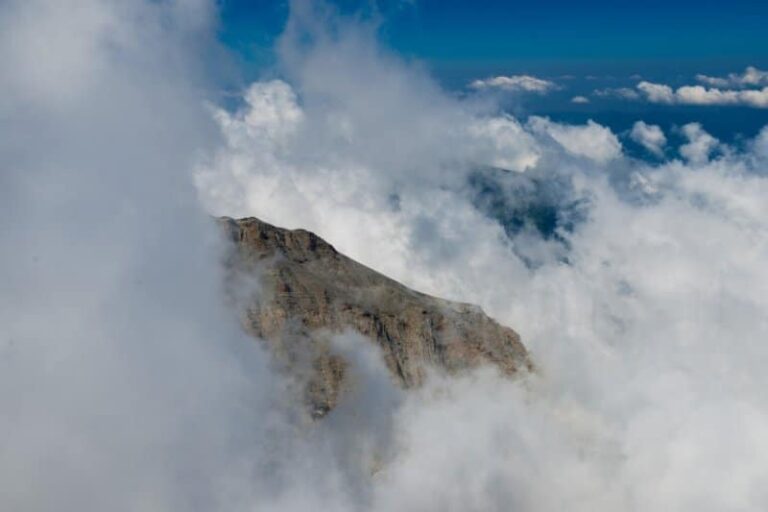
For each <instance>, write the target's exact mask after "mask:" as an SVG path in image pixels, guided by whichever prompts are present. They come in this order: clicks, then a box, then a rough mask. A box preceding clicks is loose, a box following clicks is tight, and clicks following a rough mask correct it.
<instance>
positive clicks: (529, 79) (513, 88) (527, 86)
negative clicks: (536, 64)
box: [469, 75, 557, 94]
mask: <svg viewBox="0 0 768 512" xmlns="http://www.w3.org/2000/svg"><path fill="white" fill-rule="evenodd" d="M469 86H470V87H471V88H472V89H478V90H484V89H499V90H502V91H509V92H521V91H523V92H536V93H539V94H544V93H547V92H551V91H553V90H555V89H557V84H555V83H554V82H551V81H549V80H544V79H542V78H536V77H535V76H530V75H512V76H496V77H492V78H486V79H484V80H475V81H474V82H472V83H470V84H469Z"/></svg>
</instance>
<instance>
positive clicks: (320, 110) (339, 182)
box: [0, 0, 768, 512]
mask: <svg viewBox="0 0 768 512" xmlns="http://www.w3.org/2000/svg"><path fill="white" fill-rule="evenodd" d="M54 4H57V2H53V1H50V2H43V1H42V0H35V2H34V3H33V2H14V3H13V4H9V3H6V4H4V5H3V7H2V9H9V7H7V6H8V5H12V9H10V10H5V11H4V12H3V15H4V20H5V21H6V24H5V27H4V28H6V29H8V30H20V31H22V32H24V33H29V34H39V33H43V32H44V31H45V30H46V29H47V27H50V26H52V25H55V24H56V23H65V24H67V27H69V28H75V27H78V28H88V30H85V31H84V32H79V33H78V34H79V35H78V37H83V38H84V39H83V41H82V42H80V43H78V45H77V48H76V49H75V50H72V51H73V54H72V56H70V57H68V58H69V59H70V63H71V65H72V66H73V69H77V70H81V71H83V73H84V74H83V76H81V77H77V78H76V79H75V78H72V81H71V82H68V83H67V84H66V94H60V91H56V90H54V89H55V88H54V87H52V86H51V84H50V83H48V82H47V81H48V79H50V78H51V77H53V76H55V70H56V69H57V68H56V65H55V64H50V66H52V67H50V68H49V67H47V66H48V65H43V64H42V63H40V65H41V66H42V68H34V69H31V68H30V69H27V68H24V67H18V66H17V65H16V64H13V65H11V66H10V68H9V69H4V71H6V72H4V73H2V74H0V76H2V77H3V78H2V80H3V84H4V87H6V90H7V91H9V92H8V94H7V95H6V96H4V98H3V100H4V101H3V102H2V103H0V113H2V115H1V116H0V129H1V130H2V132H1V135H2V137H0V149H2V151H0V165H1V166H2V170H3V172H2V174H0V176H2V180H3V181H2V184H3V186H2V187H0V198H1V199H2V201H0V209H1V210H2V217H3V219H4V220H5V224H4V228H5V229H3V230H0V249H2V250H0V281H1V282H2V283H3V286H2V287H0V305H2V307H0V320H1V321H2V325H3V330H2V331H1V332H0V369H1V370H2V371H0V407H2V413H3V414H2V415H1V416H0V418H1V419H0V451H1V452H2V454H3V456H2V458H0V476H2V479H3V482H4V487H3V490H2V491H0V505H1V508H3V509H7V510H42V511H46V510H91V509H104V510H117V511H122V510H126V511H128V510H149V511H155V510H163V511H177V510H183V511H189V510H192V511H206V512H209V511H221V512H224V511H226V512H238V511H253V510H281V511H301V510H308V509H318V508H322V509H328V510H338V511H342V512H344V511H352V510H355V511H359V510H364V511H373V512H377V511H385V510H396V509H402V510H424V511H430V510H478V511H480V510H508V509H510V508H512V509H515V510H520V511H523V512H528V511H530V512H542V511H544V512H547V511H560V510H566V509H567V510H572V511H574V512H581V511H590V512H595V511H597V512H602V511H615V510H628V511H633V512H646V511H656V510H664V509H673V510H678V511H681V512H688V511H700V510H702V509H711V510H764V509H765V508H766V505H768V493H767V492H766V490H765V485H764V483H765V480H766V474H767V473H768V458H767V457H766V453H768V446H767V445H766V443H767V441H766V437H765V432H766V430H768V396H767V395H766V392H765V390H766V389H768V380H767V377H766V374H765V371H764V364H763V362H764V361H765V360H766V359H767V358H768V346H766V344H765V342H764V340H765V339H767V338H768V322H766V318H765V311H766V309H767V308H768V270H767V269H768V261H766V258H767V257H766V254H768V246H766V243H767V242H766V240H768V236H766V233H768V224H767V221H766V219H768V204H767V203H766V201H765V197H766V195H768V178H766V174H765V169H766V166H768V149H766V148H768V143H766V141H767V140H768V135H766V133H768V132H766V131H765V130H763V132H761V134H760V135H759V136H758V137H756V138H755V139H754V140H752V141H749V142H748V143H745V144H744V145H743V147H742V148H741V149H739V148H730V149H728V150H725V148H724V147H723V145H722V144H721V143H719V142H717V141H716V140H714V139H713V138H712V137H711V136H709V135H708V134H706V132H705V130H704V128H703V127H701V126H697V125H687V126H686V127H684V128H683V134H684V135H685V136H686V137H687V139H688V141H689V142H688V144H687V145H684V146H683V148H680V152H681V153H682V154H683V156H684V157H685V160H681V159H673V160H669V161H661V162H656V163H654V164H653V165H650V164H647V163H643V162H641V161H637V160H635V159H631V158H626V157H624V155H623V154H622V151H621V144H620V143H619V142H618V139H617V138H616V135H615V134H613V133H612V132H611V131H610V130H609V129H608V128H606V127H603V126H600V125H598V124H596V123H594V122H589V123H587V124H585V125H576V126H572V125H566V124H562V123H556V122H554V121H552V120H548V119H545V118H540V117H538V118H537V117H534V118H532V119H531V120H530V121H528V122H524V123H521V122H519V121H518V120H517V119H515V118H514V117H511V116H506V115H497V114H495V113H494V112H495V110H491V111H490V112H489V110H487V109H482V108H480V107H478V106H477V105H476V104H474V103H473V102H472V101H463V100H460V99H456V98H455V97H453V96H451V95H449V94H446V93H444V92H443V91H441V89H440V88H439V87H438V86H437V85H436V84H435V83H434V82H433V81H432V80H431V79H430V78H429V76H427V75H425V74H424V72H423V71H422V70H421V69H420V68H419V67H417V66H411V65H409V64H408V63H406V62H403V61H401V60H399V59H398V58H397V57H396V56H393V55H391V54H389V53H388V52H386V51H385V50H382V49H381V48H380V47H379V46H378V45H377V44H376V40H375V35H374V34H375V31H374V28H372V27H368V26H366V25H365V24H364V23H363V24H360V23H359V21H358V20H345V19H337V18H334V17H333V16H330V18H329V15H328V14H327V13H322V14H323V15H322V16H318V15H317V14H318V13H317V12H316V11H313V10H312V9H311V8H310V7H311V4H309V3H305V2H298V3H296V4H294V5H293V11H292V14H291V19H290V21H289V26H288V30H287V32H286V34H285V36H284V37H283V40H282V42H281V50H280V53H279V55H278V61H279V62H278V70H279V74H280V75H281V79H279V80H269V81H259V82H256V83H254V84H252V85H251V86H250V87H248V88H247V90H245V91H244V93H243V104H242V105H241V106H240V107H238V108H237V109H235V110H226V109H223V108H220V109H215V110H214V119H213V122H214V124H211V120H210V119H209V117H208V113H207V111H206V110H205V108H203V107H202V105H203V104H204V100H205V99H207V98H206V95H205V94H204V91H206V90H210V88H211V84H208V83H207V82H206V81H205V80H204V79H202V77H203V76H204V75H203V74H202V73H201V68H202V67H203V63H200V62H199V60H198V59H199V56H200V55H203V54H204V53H205V52H202V51H200V50H201V49H200V48H198V47H190V46H189V44H190V43H191V42H194V43H195V44H201V42H205V41H208V42H210V38H209V36H210V34H211V30H212V29H213V27H215V21H214V20H213V19H212V18H211V11H209V10H208V9H209V8H211V7H212V5H211V4H208V3H205V2H200V3H188V4H184V3H176V2H173V3H162V2H154V1H138V0H135V1H129V2H120V3H119V5H118V4H117V3H111V2H106V1H96V0H92V2H91V4H90V6H91V7H94V8H97V10H98V12H99V13H100V16H99V17H98V20H99V21H97V22H96V21H93V19H91V18H90V14H89V15H85V18H84V19H83V18H79V17H77V16H76V14H77V12H78V11H77V10H74V11H72V10H67V11H60V10H58V8H57V7H56V6H55V5H54ZM51 12H52V13H54V14H55V16H53V17H49V16H48V14H50V13H51ZM62 13H63V15H61V14H62ZM43 14H45V16H44V15H43ZM60 15H61V16H60ZM94 23H95V25H94ZM102 23H105V25H104V26H109V27H111V28H110V29H109V30H102V29H99V28H98V27H100V26H102ZM329 23H330V24H331V25H333V26H332V27H331V28H329V27H328V26H327V24H329ZM25 24H31V25H29V26H28V25H25ZM38 24H39V25H38ZM128 35H130V37H128ZM6 36H7V32H2V33H0V37H6ZM91 36H92V38H90V37H91ZM112 36H114V38H113V37H112ZM9 37H12V36H9ZM30 41H32V42H34V38H32V39H30ZM0 48H2V49H3V50H2V51H4V52H16V51H17V50H18V49H17V48H16V47H14V46H11V47H9V46H7V45H0ZM15 48H16V49H15ZM85 49H87V50H85ZM27 50H29V48H26V49H24V50H23V51H27ZM55 50H56V48H55V47H52V48H48V49H47V50H46V52H53V53H52V55H53V56H55ZM18 51H21V50H18ZM30 51H31V50H30ZM67 51H69V50H67ZM46 52H42V51H41V52H40V53H36V55H39V56H44V55H46ZM94 56H97V58H95V60H94ZM79 58H83V59H85V60H86V61H85V62H78V59H79ZM3 62H6V63H7V62H15V63H18V62H21V59H20V58H19V57H18V56H16V57H15V60H14V59H12V60H11V61H8V60H4V61H3ZM28 65H29V66H31V67H34V66H35V64H34V63H28ZM52 69H53V70H54V71H51V70H52ZM12 72H15V73H18V74H19V75H18V76H14V75H13V73H12ZM37 73H41V74H39V75H38V74H37ZM41 77H42V78H41ZM353 78H354V79H353ZM64 79H65V80H69V78H68V77H65V78H64ZM30 84H36V85H35V87H32V85H30ZM201 92H203V94H201ZM19 105H23V107H24V108H19ZM649 128H650V127H649ZM650 130H651V131H653V130H652V128H650ZM193 161H196V162H197V164H196V171H195V185H196V186H197V193H198V195H199V197H200V199H202V201H203V202H204V204H205V206H206V207H207V209H208V211H209V212H210V213H214V214H220V213H225V214H230V215H258V216H260V217H262V218H264V219H265V220H269V221H272V222H275V223H278V224H280V225H285V226H289V227H305V228H309V229H312V230H314V231H316V232H318V233H319V234H321V235H323V236H324V237H326V238H327V239H328V240H329V241H331V242H332V243H333V244H334V245H335V246H336V247H338V248H339V249H340V250H342V251H344V252H346V253H348V254H350V255H351V256H353V257H355V258H356V259H358V260H360V261H362V262H363V263H365V264H367V265H369V266H371V267H373V268H375V269H377V270H381V271H383V272H385V273H387V274H388V275H390V276H392V277H394V278H396V279H398V280H400V281H402V282H405V283H407V284H409V285H412V286H415V287H416V288H418V289H420V290H423V291H424V292H427V293H432V294H435V295H439V296H443V297H448V298H452V299H457V300H463V301H470V302H473V303H476V304H479V305H481V306H482V307H483V308H484V309H485V310H486V311H487V312H489V313H490V314H491V315H492V316H494V317H495V318H497V319H499V320H500V321H501V322H503V323H505V324H508V325H510V326H512V327H514V328H515V329H517V330H519V331H520V333H521V334H522V336H523V339H524V341H525V343H526V344H527V346H528V347H529V348H530V350H531V353H532V355H533V357H534V359H535V361H536V365H537V372H536V373H535V374H533V375H530V376H528V377H526V378H525V379H521V380H518V381H515V380H508V379H504V378H501V377H500V376H499V375H497V374H495V373H494V372H493V371H491V370H490V369H484V370H481V371H478V372H475V373H470V374H467V375H464V376H463V377H461V378H457V379H449V378H446V377H445V376H442V375H433V376H430V378H429V379H428V380H427V383H426V385H425V387H424V388H423V389H420V390H417V391H415V392H412V393H403V392H402V391H401V390H399V389H396V388H395V387H394V386H392V384H391V383H390V382H389V381H388V379H387V377H386V375H387V374H386V370H385V368H384V367H383V365H382V364H381V360H380V358H379V357H378V356H379V354H377V353H376V351H375V350H374V349H373V348H372V347H371V346H370V345H367V344H366V341H365V340H362V339H361V338H360V337H359V336H357V335H353V334H346V335H341V336H339V337H338V338H337V339H335V340H334V344H333V346H334V348H335V349H336V350H339V351H341V352H343V353H344V354H345V356H346V357H347V359H348V360H349V361H351V362H352V363H353V368H352V369H351V371H352V372H353V373H354V375H355V376H356V380H355V382H356V387H355V388H354V390H352V392H351V394H350V395H347V396H348V401H347V402H345V403H343V404H342V405H341V406H340V408H339V410H338V411H336V412H338V414H336V412H334V413H331V415H329V416H328V417H327V418H326V419H325V420H323V421H321V422H306V423H305V422H302V421H298V420H297V419H296V417H297V414H296V410H295V409H292V406H291V404H292V403H293V402H292V400H291V399H292V398H293V399H295V397H291V396H290V394H287V391H286V390H287V389H288V388H289V386H286V385H285V382H284V381H283V380H282V377H281V376H280V375H279V374H276V373H274V372H273V371H271V370H270V366H269V362H268V359H267V357H266V355H265V354H263V353H262V352H261V350H260V349H259V348H258V347H259V345H258V344H257V343H253V342H252V341H251V340H247V339H245V338H244V337H243V335H242V333H240V331H239V326H238V324H237V319H236V318H234V317H235V316H236V315H235V314H233V313H232V312H231V311H229V310H228V309H227V307H232V305H231V304H230V305H227V304H226V302H225V300H224V294H223V292H222V290H221V288H220V279H221V277H222V276H221V269H220V267H219V265H218V262H219V258H220V257H221V254H220V252H219V251H218V250H217V247H220V245H219V244H220V243H221V240H220V239H218V238H217V236H216V234H215V232H213V231H212V227H211V222H210V219H209V218H208V217H207V215H206V214H205V213H203V212H202V211H201V209H200V206H199V203H198V198H197V197H195V194H194V193H193V191H192V187H191V186H190V175H189V174H190V173H189V169H190V166H191V164H192V162H193ZM498 167H506V168H508V169H511V170H514V171H518V172H508V171H506V170H503V169H499V168H498ZM478 169H481V170H482V171H483V172H485V173H486V175H487V176H490V179H491V180H492V181H488V182H484V183H483V185H484V186H486V188H485V189H484V191H486V192H489V191H490V193H492V194H493V199H494V201H493V202H492V204H491V206H493V207H495V208H496V211H493V209H488V208H485V209H484V208H481V207H479V206H478V204H477V202H476V200H475V199H476V198H475V196H474V195H473V194H472V193H471V192H473V190H472V189H471V187H472V178H473V177H474V176H477V173H478ZM574 204H575V205H577V206H578V208H576V214H575V215H570V216H569V215H566V214H567V213H568V212H566V211H565V210H566V208H565V207H564V206H563V205H574ZM509 209H511V210H514V211H515V212H517V213H518V215H516V216H514V217H513V218H511V219H510V218H509V217H507V216H506V215H505V214H507V213H508V212H509ZM505 222H506V223H512V224H516V226H513V227H514V228H515V229H505V228H509V226H505V224H504V223H505ZM537 222H538V223H541V222H547V223H549V224H551V225H552V227H551V228H550V235H551V236H550V237H549V238H547V237H545V236H542V235H541V234H540V231H536V230H534V229H531V227H530V226H531V225H535V224H536V223H537Z"/></svg>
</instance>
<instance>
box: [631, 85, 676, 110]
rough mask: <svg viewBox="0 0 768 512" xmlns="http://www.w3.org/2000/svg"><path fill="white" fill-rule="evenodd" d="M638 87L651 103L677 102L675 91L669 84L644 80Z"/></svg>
mask: <svg viewBox="0 0 768 512" xmlns="http://www.w3.org/2000/svg"><path fill="white" fill-rule="evenodd" d="M637 88H638V90H639V91H640V92H642V93H643V94H645V96H646V98H648V101H650V102H651V103H667V104H670V105H671V104H672V103H675V91H674V90H673V89H672V88H671V87H670V86H668V85H664V84H654V83H652V82H646V81H642V82H640V83H639V84H637Z"/></svg>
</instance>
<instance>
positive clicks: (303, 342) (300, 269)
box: [219, 218, 530, 416]
mask: <svg viewBox="0 0 768 512" xmlns="http://www.w3.org/2000/svg"><path fill="white" fill-rule="evenodd" d="M219 222H220V223H221V225H222V227H223V228H224V229H225V230H226V233H227V235H228V237H229V238H230V239H231V240H232V242H234V244H235V250H234V251H233V255H232V257H231V260H230V269H231V274H230V275H231V276H232V280H233V282H242V280H243V277H244V276H243V274H245V275H246V276H248V275H252V276H256V277H257V278H258V279H257V282H258V283H259V291H258V293H254V294H250V295H247V296H246V305H245V327H246V329H247V330H248V331H249V332H250V333H251V334H253V335H254V336H257V337H259V338H262V339H264V340H267V342H268V343H269V344H270V345H271V348H272V349H273V353H274V354H275V355H276V360H278V361H280V362H281V364H283V365H285V366H286V367H287V368H288V369H289V370H290V371H291V372H292V373H294V374H302V373H303V374H304V375H306V379H305V381H304V386H305V398H306V400H307V402H308V404H309V405H310V407H311V410H312V413H313V415H314V416H323V415H324V414H326V413H327V412H328V411H330V410H331V409H332V408H333V407H334V406H335V404H336V403H337V400H338V398H339V393H340V392H341V390H342V388H343V383H344V375H345V368H346V365H347V364H348V363H347V362H346V361H345V360H344V359H343V358H342V357H340V356H339V355H338V354H334V352H333V350H332V348H331V346H330V344H329V339H330V336H331V335H332V334H335V333H341V332H344V331H345V330H350V329H352V330H355V331H357V332H359V333H360V334H362V335H363V336H365V337H367V338H369V339H371V340H372V341H373V342H374V343H376V344H378V346H379V347H380V348H381V351H382V353H383V356H384V360H385V363H386V365H387V367H388V368H389V370H390V371H391V373H392V375H393V376H394V378H395V380H396V381H397V382H398V383H399V384H401V385H402V386H404V387H406V388H407V387H413V386H417V385H419V384H420V383H421V382H422V380H423V378H424V376H425V369H426V367H427V366H434V367H437V368H439V369H443V370H445V371H447V372H450V373H455V372H458V371H461V370H463V369H466V368H471V367H475V366H477V365H480V364H483V363H490V364H493V365H496V366H497V367H498V368H499V369H500V370H501V371H502V372H503V373H505V374H509V375H511V374H514V373H515V372H516V371H518V370H520V369H521V368H530V362H529V359H528V355H527V352H526V349H525V347H524V346H523V345H522V343H520V337H519V336H518V335H517V333H515V332H514V331H513V330H512V329H509V328H507V327H504V326H501V325H499V324H498V323H497V322H495V321H494V320H492V319H491V318H489V317H488V316H486V315H485V314H484V313H483V312H482V310H481V309H480V308H479V307H477V306H473V305H471V304H464V303H457V302H451V301H447V300H443V299H439V298H436V297H431V296H429V295H426V294H423V293H419V292H416V291H414V290H411V289H409V288H407V287H406V286H404V285H402V284H400V283H398V282H396V281H394V280H392V279H390V278H388V277H386V276H384V275H382V274H380V273H378V272H376V271H374V270H372V269H370V268H368V267H366V266H364V265H362V264H360V263H357V262H356V261H354V260H352V259H350V258H348V257H346V256H344V255H343V254H340V253H339V252H338V251H336V250H335V249H334V248H333V246H331V245H330V244H329V243H327V242H326V241H324V240H323V239H322V238H320V237H318V236H317V235H315V234H314V233H311V232H309V231H305V230H302V229H297V230H288V229H282V228H278V227H275V226H272V225H271V224H267V223H266V222H262V221H260V220H258V219H255V218H246V219H241V220H235V219H230V218H222V219H220V220H219Z"/></svg>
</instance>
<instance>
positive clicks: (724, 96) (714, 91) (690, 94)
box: [637, 82, 768, 108]
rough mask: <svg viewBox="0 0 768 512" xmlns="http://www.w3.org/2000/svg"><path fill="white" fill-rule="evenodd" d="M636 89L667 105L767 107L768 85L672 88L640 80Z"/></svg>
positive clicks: (648, 97) (649, 98)
mask: <svg viewBox="0 0 768 512" xmlns="http://www.w3.org/2000/svg"><path fill="white" fill-rule="evenodd" d="M637 88H638V90H640V92H642V93H643V94H644V95H645V97H646V99H647V100H648V101H650V102H651V103H664V104H667V105H701V106H704V105H740V106H746V107H754V108H768V87H764V88H763V89H750V90H733V89H718V88H715V87H712V88H707V87H704V86H701V85H684V86H682V87H678V88H677V89H673V88H672V87H670V86H668V85H665V84H656V83H652V82H640V83H639V84H637Z"/></svg>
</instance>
